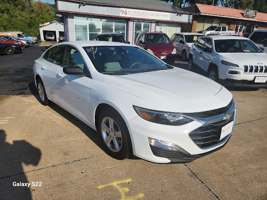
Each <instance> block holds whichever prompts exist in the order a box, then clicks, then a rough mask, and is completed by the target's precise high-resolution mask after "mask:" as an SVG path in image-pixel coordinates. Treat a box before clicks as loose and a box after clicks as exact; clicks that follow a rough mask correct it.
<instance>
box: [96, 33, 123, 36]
mask: <svg viewBox="0 0 267 200" xmlns="http://www.w3.org/2000/svg"><path fill="white" fill-rule="evenodd" d="M99 35H100V36H102V35H118V36H123V35H122V34H121V33H99V34H98V35H97V36H99Z"/></svg>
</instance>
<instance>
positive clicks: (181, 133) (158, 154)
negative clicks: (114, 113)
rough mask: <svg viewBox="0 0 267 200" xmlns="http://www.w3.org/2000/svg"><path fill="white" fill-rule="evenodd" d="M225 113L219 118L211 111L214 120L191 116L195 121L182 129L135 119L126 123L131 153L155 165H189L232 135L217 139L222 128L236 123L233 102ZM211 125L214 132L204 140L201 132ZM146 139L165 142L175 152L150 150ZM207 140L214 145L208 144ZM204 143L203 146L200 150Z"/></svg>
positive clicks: (181, 127) (203, 134)
mask: <svg viewBox="0 0 267 200" xmlns="http://www.w3.org/2000/svg"><path fill="white" fill-rule="evenodd" d="M229 105H230V104H229ZM226 109H227V111H225V110H223V111H222V112H223V113H224V114H218V113H216V111H214V113H216V116H215V117H214V116H213V117H208V118H205V117H204V118H203V116H200V117H201V118H199V117H198V116H197V115H196V116H193V117H194V118H195V119H197V120H194V121H193V122H191V123H188V124H185V125H182V126H169V125H162V124H156V123H152V122H149V121H146V120H144V119H142V118H140V117H139V116H138V117H136V118H134V119H132V120H131V121H130V122H129V126H130V127H129V129H130V132H131V139H132V143H133V153H134V154H135V155H136V156H138V157H140V158H143V159H145V160H148V161H151V162H156V163H170V162H190V161H192V160H194V159H197V158H199V157H202V156H205V155H207V154H209V153H212V152H214V151H216V150H218V149H220V148H222V147H223V146H224V145H225V144H226V143H227V141H228V140H229V138H230V137H231V134H232V130H233V129H232V130H231V132H230V133H229V134H228V135H227V136H225V137H224V138H220V137H221V130H222V127H223V126H224V125H226V124H228V123H230V122H233V123H234V121H235V115H236V112H235V105H234V102H233V103H232V104H231V106H230V107H227V108H226ZM209 112H210V111H209ZM212 112H213V111H212ZM226 116H227V117H226ZM228 116H229V117H228ZM212 125H215V126H216V128H215V129H216V130H215V129H214V130H212V131H213V133H212V134H208V136H207V132H205V131H204V132H203V131H202V132H201V130H200V129H201V128H203V127H204V128H205V127H207V126H212ZM192 134H193V135H192ZM209 136H210V137H211V138H210V139H208V140H209V141H205V140H206V139H205V138H207V137H209ZM148 138H155V139H156V140H159V141H166V143H171V144H174V145H175V146H176V147H177V148H176V150H168V149H166V148H159V147H158V146H153V145H151V143H150V142H149V139H148ZM210 140H212V141H213V140H216V141H215V142H213V143H210ZM203 143H205V144H206V146H201V144H203Z"/></svg>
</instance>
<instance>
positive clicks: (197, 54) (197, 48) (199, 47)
mask: <svg viewBox="0 0 267 200" xmlns="http://www.w3.org/2000/svg"><path fill="white" fill-rule="evenodd" d="M204 44H205V40H204V38H202V37H199V38H198V40H197V41H196V42H195V44H194V46H193V47H192V49H191V51H192V53H193V62H194V63H195V64H196V65H197V66H199V67H200V68H203V62H204V58H203V48H204Z"/></svg>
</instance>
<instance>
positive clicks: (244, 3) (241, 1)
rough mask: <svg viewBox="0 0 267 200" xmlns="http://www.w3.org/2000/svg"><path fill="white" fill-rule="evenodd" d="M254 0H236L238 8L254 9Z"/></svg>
mask: <svg viewBox="0 0 267 200" xmlns="http://www.w3.org/2000/svg"><path fill="white" fill-rule="evenodd" d="M253 5H254V0H235V8H236V9H243V10H244V9H252V8H253Z"/></svg>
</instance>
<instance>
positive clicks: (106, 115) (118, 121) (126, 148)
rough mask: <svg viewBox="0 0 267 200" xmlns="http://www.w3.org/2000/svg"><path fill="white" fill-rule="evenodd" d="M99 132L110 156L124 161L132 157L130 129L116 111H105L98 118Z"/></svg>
mask: <svg viewBox="0 0 267 200" xmlns="http://www.w3.org/2000/svg"><path fill="white" fill-rule="evenodd" d="M97 132H98V134H99V136H100V140H101V143H102V145H103V147H104V150H105V151H106V153H107V154H108V155H110V156H111V157H113V158H116V159H119V160H122V159H125V158H129V157H130V156H131V155H132V145H131V139H130V136H129V131H128V128H127V126H126V124H125V122H124V120H123V119H122V117H121V116H120V115H119V113H118V112H116V111H115V110H114V109H112V108H110V107H108V108H106V109H103V110H102V111H101V112H100V113H99V115H98V117H97Z"/></svg>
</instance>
